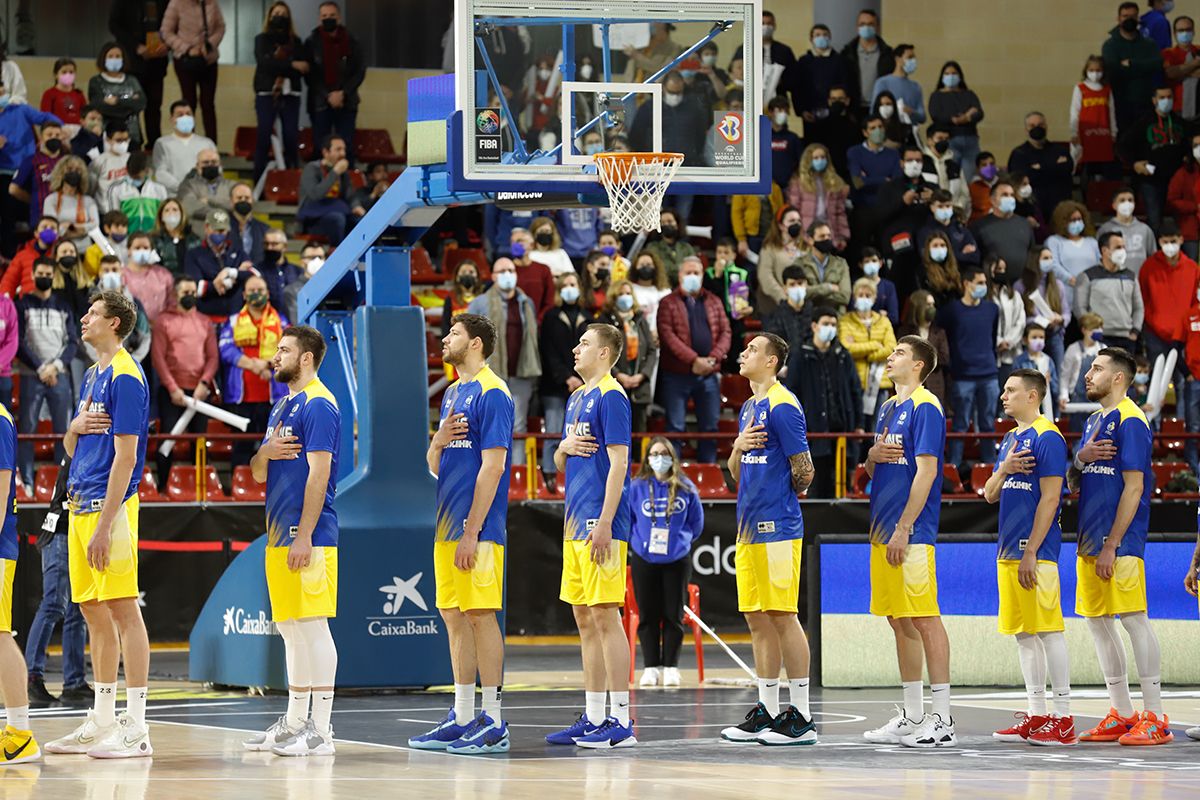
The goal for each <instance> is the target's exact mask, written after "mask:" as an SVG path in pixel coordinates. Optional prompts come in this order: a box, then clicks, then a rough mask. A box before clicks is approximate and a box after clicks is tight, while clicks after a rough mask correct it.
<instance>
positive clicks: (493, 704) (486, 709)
mask: <svg viewBox="0 0 1200 800" xmlns="http://www.w3.org/2000/svg"><path fill="white" fill-rule="evenodd" d="M483 713H485V714H487V715H488V716H489V717H491V718H492V722H495V723H496V724H497V725H499V724H500V722H501V720H500V687H499V686H485V687H483Z"/></svg>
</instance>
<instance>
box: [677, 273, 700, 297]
mask: <svg viewBox="0 0 1200 800" xmlns="http://www.w3.org/2000/svg"><path fill="white" fill-rule="evenodd" d="M700 284H701V281H700V276H699V275H697V274H696V273H694V272H693V273H690V274H688V275H684V276H683V277H681V278H680V279H679V285H680V286H681V287H683V290H684V291H685V292H687V293H688V294H695V293H696V292H698V291H700Z"/></svg>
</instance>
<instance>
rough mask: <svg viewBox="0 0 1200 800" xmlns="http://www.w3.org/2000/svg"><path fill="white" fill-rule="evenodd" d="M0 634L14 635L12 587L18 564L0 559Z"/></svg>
mask: <svg viewBox="0 0 1200 800" xmlns="http://www.w3.org/2000/svg"><path fill="white" fill-rule="evenodd" d="M0 570H3V574H2V575H0V633H12V586H13V575H14V574H15V573H16V571H17V562H16V561H13V560H10V559H7V558H0Z"/></svg>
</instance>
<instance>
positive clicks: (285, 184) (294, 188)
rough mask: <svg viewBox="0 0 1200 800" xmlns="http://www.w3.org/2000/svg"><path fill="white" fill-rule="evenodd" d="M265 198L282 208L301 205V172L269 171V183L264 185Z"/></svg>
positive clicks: (295, 170) (289, 170) (288, 170)
mask: <svg viewBox="0 0 1200 800" xmlns="http://www.w3.org/2000/svg"><path fill="white" fill-rule="evenodd" d="M263 197H265V198H267V200H269V201H271V202H272V203H278V204H279V205H281V206H296V205H300V170H298V169H271V170H267V181H266V183H265V184H263Z"/></svg>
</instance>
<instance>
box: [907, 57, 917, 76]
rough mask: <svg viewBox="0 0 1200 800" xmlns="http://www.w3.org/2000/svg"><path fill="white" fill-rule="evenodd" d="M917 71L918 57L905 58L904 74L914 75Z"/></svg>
mask: <svg viewBox="0 0 1200 800" xmlns="http://www.w3.org/2000/svg"><path fill="white" fill-rule="evenodd" d="M916 71H917V59H916V58H906V59H904V74H906V75H912V74H913V73H914V72H916Z"/></svg>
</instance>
